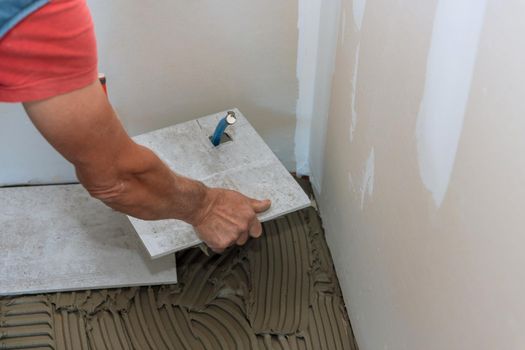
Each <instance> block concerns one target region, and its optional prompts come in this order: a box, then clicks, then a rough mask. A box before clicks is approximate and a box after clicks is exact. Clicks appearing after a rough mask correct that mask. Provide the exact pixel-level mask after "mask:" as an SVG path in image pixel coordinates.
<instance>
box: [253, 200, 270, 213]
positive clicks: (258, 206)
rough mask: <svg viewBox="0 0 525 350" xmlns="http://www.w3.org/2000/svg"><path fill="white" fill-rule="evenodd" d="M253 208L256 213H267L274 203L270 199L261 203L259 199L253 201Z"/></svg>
mask: <svg viewBox="0 0 525 350" xmlns="http://www.w3.org/2000/svg"><path fill="white" fill-rule="evenodd" d="M251 204H252V208H253V210H254V211H255V212H256V213H262V212H263V211H267V210H268V209H269V208H270V206H271V205H272V202H271V201H270V200H269V199H265V200H262V201H259V200H257V199H252V200H251Z"/></svg>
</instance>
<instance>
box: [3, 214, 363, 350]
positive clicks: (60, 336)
mask: <svg viewBox="0 0 525 350" xmlns="http://www.w3.org/2000/svg"><path fill="white" fill-rule="evenodd" d="M263 226H264V235H263V236H262V238H260V239H257V240H251V241H250V242H248V244H247V245H246V246H245V247H242V248H239V247H235V248H232V249H230V250H228V251H227V252H226V253H224V254H222V255H212V256H206V255H205V254H203V253H202V252H201V251H200V250H199V249H189V250H186V251H183V252H180V253H178V255H177V264H178V270H179V283H178V284H176V285H165V286H158V287H136V288H123V289H105V290H98V291H80V292H68V293H53V294H43V295H36V296H21V297H7V298H1V299H0V349H81V350H83V349H330V350H334V349H357V347H356V345H355V343H354V341H353V339H354V338H353V334H352V330H351V327H350V323H349V320H348V317H347V314H346V311H345V307H344V303H343V299H342V297H341V292H340V290H339V285H338V281H337V277H336V275H335V272H334V269H333V265H332V260H331V257H330V253H329V251H328V247H327V246H326V242H325V240H324V232H323V231H322V228H321V224H320V220H319V218H318V216H317V213H316V212H315V210H314V209H313V208H308V209H305V210H302V211H300V212H296V213H292V214H289V215H287V216H285V217H282V218H279V219H277V220H274V221H271V222H267V223H265V224H264V225H263Z"/></svg>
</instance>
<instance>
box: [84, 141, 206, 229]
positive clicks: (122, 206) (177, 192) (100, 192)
mask: <svg viewBox="0 0 525 350" xmlns="http://www.w3.org/2000/svg"><path fill="white" fill-rule="evenodd" d="M127 148H128V149H127V150H125V151H124V152H122V153H121V154H120V156H119V158H118V159H116V160H115V164H114V166H113V167H112V170H111V171H110V172H108V171H99V170H101V169H97V168H99V165H98V164H96V163H95V164H82V165H80V166H77V167H76V170H77V175H78V178H79V180H80V182H81V183H82V184H83V185H84V187H85V188H86V189H87V190H88V191H89V192H90V194H91V195H92V196H93V197H95V198H98V199H100V200H101V201H103V202H104V203H105V204H107V205H108V206H110V207H111V208H113V209H115V210H118V211H121V212H124V213H127V214H129V215H132V216H135V217H137V218H140V219H145V220H159V219H180V220H184V221H187V222H190V223H191V222H192V221H194V219H195V217H196V213H197V212H198V211H199V210H200V209H201V208H202V206H203V203H204V201H205V198H206V192H207V187H206V186H205V185H204V184H202V183H201V182H198V181H195V180H191V179H188V178H185V177H183V176H180V175H177V174H175V173H174V172H172V171H171V170H170V169H169V168H168V167H167V166H166V165H165V164H164V163H163V162H162V161H161V160H160V159H159V158H158V157H157V156H156V155H155V154H154V153H153V152H152V151H150V150H149V149H147V148H145V147H142V146H140V145H136V144H134V143H133V144H131V145H130V146H128V147H127ZM103 172H105V173H106V175H105V177H102V176H101V175H100V174H101V173H103Z"/></svg>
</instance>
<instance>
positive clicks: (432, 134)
mask: <svg viewBox="0 0 525 350" xmlns="http://www.w3.org/2000/svg"><path fill="white" fill-rule="evenodd" d="M485 5H486V0H463V1H456V0H440V1H439V3H438V6H437V10H436V17H435V19H434V27H433V31H432V42H431V46H430V50H429V54H428V61H427V76H426V81H425V88H424V92H423V98H422V100H421V105H420V109H419V113H418V120H417V126H416V137H417V150H418V160H419V170H420V174H421V179H422V181H423V183H424V185H425V186H426V188H427V189H428V190H429V191H430V192H431V193H432V197H433V199H434V202H435V204H436V205H437V207H440V206H441V203H442V202H443V199H444V197H445V194H446V191H447V188H448V184H449V181H450V176H451V174H452V169H453V166H454V161H455V158H456V152H457V148H458V143H459V139H460V136H461V130H462V128H463V118H464V114H465V109H466V106H467V102H468V96H469V92H470V84H471V80H472V74H473V70H474V64H475V61H476V55H477V50H478V43H479V37H480V34H481V29H482V25H483V18H484V14H485Z"/></svg>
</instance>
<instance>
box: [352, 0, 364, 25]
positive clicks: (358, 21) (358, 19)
mask: <svg viewBox="0 0 525 350" xmlns="http://www.w3.org/2000/svg"><path fill="white" fill-rule="evenodd" d="M352 6H353V10H354V22H355V25H356V27H357V29H358V30H359V31H361V26H362V25H363V17H364V16H365V8H366V0H353V1H352Z"/></svg>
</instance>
